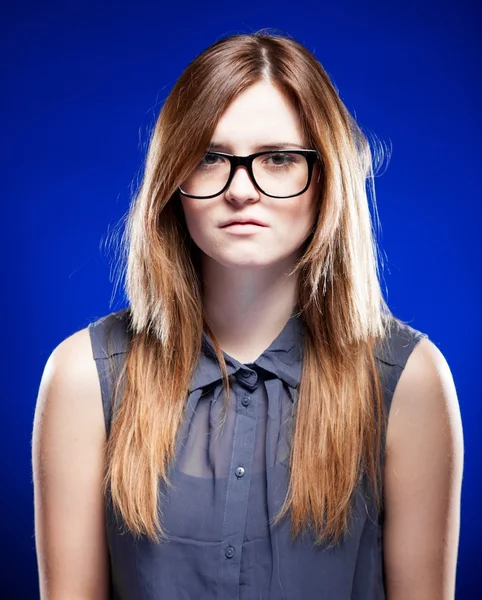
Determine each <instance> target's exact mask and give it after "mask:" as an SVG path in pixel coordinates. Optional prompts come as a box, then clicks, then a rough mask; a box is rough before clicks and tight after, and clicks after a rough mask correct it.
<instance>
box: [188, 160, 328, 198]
mask: <svg viewBox="0 0 482 600" xmlns="http://www.w3.org/2000/svg"><path fill="white" fill-rule="evenodd" d="M284 152H289V153H290V154H300V155H302V156H304V157H305V158H306V162H307V163H308V181H307V183H306V186H305V187H304V188H303V189H302V190H301V192H297V193H296V194H291V195H289V196H273V195H272V194H267V193H266V192H265V191H264V190H263V189H262V188H261V187H260V186H259V184H258V182H257V181H256V177H255V176H254V173H253V160H254V159H255V158H257V157H258V156H263V155H264V154H278V153H279V154H282V153H284ZM206 154H214V155H215V156H223V157H224V158H227V159H228V160H229V162H230V163H231V171H230V173H229V177H228V180H227V182H226V185H225V186H224V187H223V189H222V190H221V191H219V192H217V193H216V194H211V195H210V196H193V195H192V194H186V193H185V192H183V191H182V188H181V186H179V188H178V190H179V192H180V193H181V194H182V195H183V196H186V197H187V198H195V199H198V200H208V199H209V198H215V197H216V196H219V195H221V194H222V193H224V192H225V191H226V190H227V189H228V187H229V186H230V185H231V181H232V180H233V177H234V174H235V172H236V169H237V168H238V167H246V170H247V171H248V174H249V178H250V179H251V182H252V183H253V185H254V187H255V188H256V189H257V190H258V191H259V192H261V193H262V194H264V195H265V196H268V197H270V198H294V197H295V196H300V195H301V194H303V193H304V192H306V190H307V189H308V188H309V186H310V183H311V177H312V174H313V167H314V164H315V162H316V161H318V162H319V163H320V166H321V157H320V155H319V152H318V150H308V149H306V150H301V149H298V148H297V149H296V150H291V149H290V148H286V149H285V148H283V149H276V150H265V151H263V152H256V153H255V154H250V155H249V156H236V155H234V154H227V153H226V152H214V151H213V152H206Z"/></svg>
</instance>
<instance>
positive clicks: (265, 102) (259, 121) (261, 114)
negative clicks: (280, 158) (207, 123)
mask: <svg viewBox="0 0 482 600" xmlns="http://www.w3.org/2000/svg"><path fill="white" fill-rule="evenodd" d="M212 142H213V145H216V146H217V147H218V149H226V151H228V149H227V148H226V146H227V145H229V144H241V145H243V146H249V148H250V150H251V151H253V152H255V151H256V150H253V148H259V147H261V146H263V145H264V146H266V145H270V144H279V145H282V144H285V143H288V142H289V143H290V144H294V145H299V146H303V136H302V132H301V125H300V118H299V115H298V113H297V111H296V109H295V108H294V107H293V105H292V104H291V103H290V102H289V100H288V99H287V98H286V96H285V95H284V94H282V93H281V92H280V91H279V90H278V89H277V88H276V87H274V86H272V85H270V84H267V83H266V82H261V83H257V84H255V85H253V86H251V87H250V88H248V89H247V90H245V91H243V92H242V93H241V94H239V95H238V96H237V97H236V98H235V99H234V100H233V102H232V103H231V104H230V105H229V106H228V108H227V109H226V111H225V112H224V114H223V115H221V118H220V119H219V121H218V124H217V127H216V129H215V131H214V134H213V136H212ZM285 147H286V146H285ZM213 149H214V148H213ZM260 151H261V150H260Z"/></svg>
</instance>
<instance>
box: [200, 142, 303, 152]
mask: <svg viewBox="0 0 482 600" xmlns="http://www.w3.org/2000/svg"><path fill="white" fill-rule="evenodd" d="M230 148H231V146H230V145H229V144H221V143H219V142H211V143H210V144H209V146H208V150H211V151H212V152H229V151H230ZM289 148H293V149H294V148H299V149H300V150H302V149H304V148H305V146H302V145H301V144H296V143H295V142H272V143H270V144H262V145H259V146H255V147H254V148H253V153H255V152H264V151H265V150H284V149H289Z"/></svg>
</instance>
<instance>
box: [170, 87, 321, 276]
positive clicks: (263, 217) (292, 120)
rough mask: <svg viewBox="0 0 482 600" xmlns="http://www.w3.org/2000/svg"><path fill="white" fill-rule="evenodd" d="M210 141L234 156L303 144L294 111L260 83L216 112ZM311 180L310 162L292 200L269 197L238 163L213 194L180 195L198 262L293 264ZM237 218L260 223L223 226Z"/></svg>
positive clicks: (308, 221)
mask: <svg viewBox="0 0 482 600" xmlns="http://www.w3.org/2000/svg"><path fill="white" fill-rule="evenodd" d="M211 144H212V146H213V147H215V149H216V150H217V151H220V152H227V153H229V154H235V155H239V156H246V155H248V154H253V153H255V152H260V151H263V150H269V149H271V146H273V149H276V148H279V145H280V144H282V147H284V148H291V149H293V148H296V147H300V148H307V147H306V146H305V140H304V139H303V136H302V133H301V127H300V122H299V117H298V114H297V112H296V110H295V109H294V107H293V106H292V105H291V104H290V102H289V101H288V100H287V99H286V98H285V96H284V95H283V94H282V93H281V92H279V91H278V89H277V88H275V87H273V86H272V85H271V84H269V83H267V82H264V81H263V82H260V83H257V84H255V85H253V86H251V87H250V88H248V89H247V90H245V91H244V92H242V93H241V94H240V95H239V96H238V97H237V98H235V100H234V101H233V102H232V103H231V105H230V106H229V107H228V109H227V110H226V112H225V113H224V114H223V115H222V117H221V119H220V121H219V123H218V125H217V127H216V130H215V132H214V135H213V138H212V140H211ZM211 149H214V148H211ZM317 178H318V165H316V164H315V167H314V171H313V176H312V179H311V184H310V187H309V188H308V189H307V190H306V192H304V193H303V194H301V195H299V196H295V197H292V198H271V197H270V196H266V195H264V194H263V193H261V192H259V191H258V190H257V189H256V187H255V186H254V185H253V183H252V181H251V180H250V177H249V175H248V172H247V170H246V169H245V168H244V167H238V168H237V170H236V173H235V175H234V178H233V180H232V181H231V184H230V186H229V188H228V189H227V190H225V191H224V192H223V193H222V194H219V195H218V196H216V197H214V198H209V199H207V200H206V199H195V198H188V197H186V196H184V195H182V194H181V203H182V208H183V211H184V216H185V219H186V224H187V227H188V230H189V233H190V235H191V237H192V239H193V240H194V242H195V244H196V245H197V246H198V247H199V248H200V250H201V251H202V253H203V254H204V256H203V261H206V260H212V261H216V262H217V263H220V264H221V265H224V266H225V267H228V268H252V269H253V268H254V269H255V268H257V267H268V266H270V265H274V264H275V263H280V262H281V261H283V262H284V263H291V262H293V263H294V262H295V260H296V259H297V257H298V254H299V249H300V246H301V245H302V243H303V242H304V241H305V240H306V238H307V236H308V235H309V234H310V232H311V230H312V228H313V225H314V220H315V216H316V210H317V206H316V205H317V202H316V196H317V189H316V188H317ZM181 188H182V186H181ZM185 191H186V192H187V190H185ZM237 218H246V219H255V220H258V221H260V222H262V223H263V224H265V226H264V227H253V226H249V225H243V226H237V227H232V228H229V227H228V228H226V227H223V225H224V224H225V223H226V222H227V221H229V220H231V219H237Z"/></svg>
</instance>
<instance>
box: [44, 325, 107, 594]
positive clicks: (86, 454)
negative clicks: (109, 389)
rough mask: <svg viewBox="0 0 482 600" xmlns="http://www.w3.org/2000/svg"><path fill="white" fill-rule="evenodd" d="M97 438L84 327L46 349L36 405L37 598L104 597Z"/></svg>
mask: <svg viewBox="0 0 482 600" xmlns="http://www.w3.org/2000/svg"><path fill="white" fill-rule="evenodd" d="M104 445H105V425H104V418H103V413H102V401H101V391H100V384H99V379H98V376H97V372H96V366H95V362H94V359H93V356H92V349H91V343H90V338H89V332H88V330H87V329H83V330H81V331H79V332H77V333H75V334H74V335H72V336H70V337H69V338H67V339H66V340H64V341H63V342H62V343H61V344H60V345H59V346H58V347H57V348H56V349H55V350H54V351H53V353H52V354H51V356H50V357H49V359H48V361H47V363H46V366H45V370H44V373H43V376H42V381H41V383H40V390H39V395H38V399H37V406H36V410H35V420H34V426H33V438H32V465H33V480H34V504H35V539H36V549H37V559H38V568H39V582H40V593H41V598H42V600H65V599H67V598H68V599H69V600H94V599H95V600H102V599H107V598H108V594H109V571H108V569H109V563H108V551H107V543H106V538H105V523H104V505H103V498H102V480H103V473H104V467H103V453H104Z"/></svg>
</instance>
